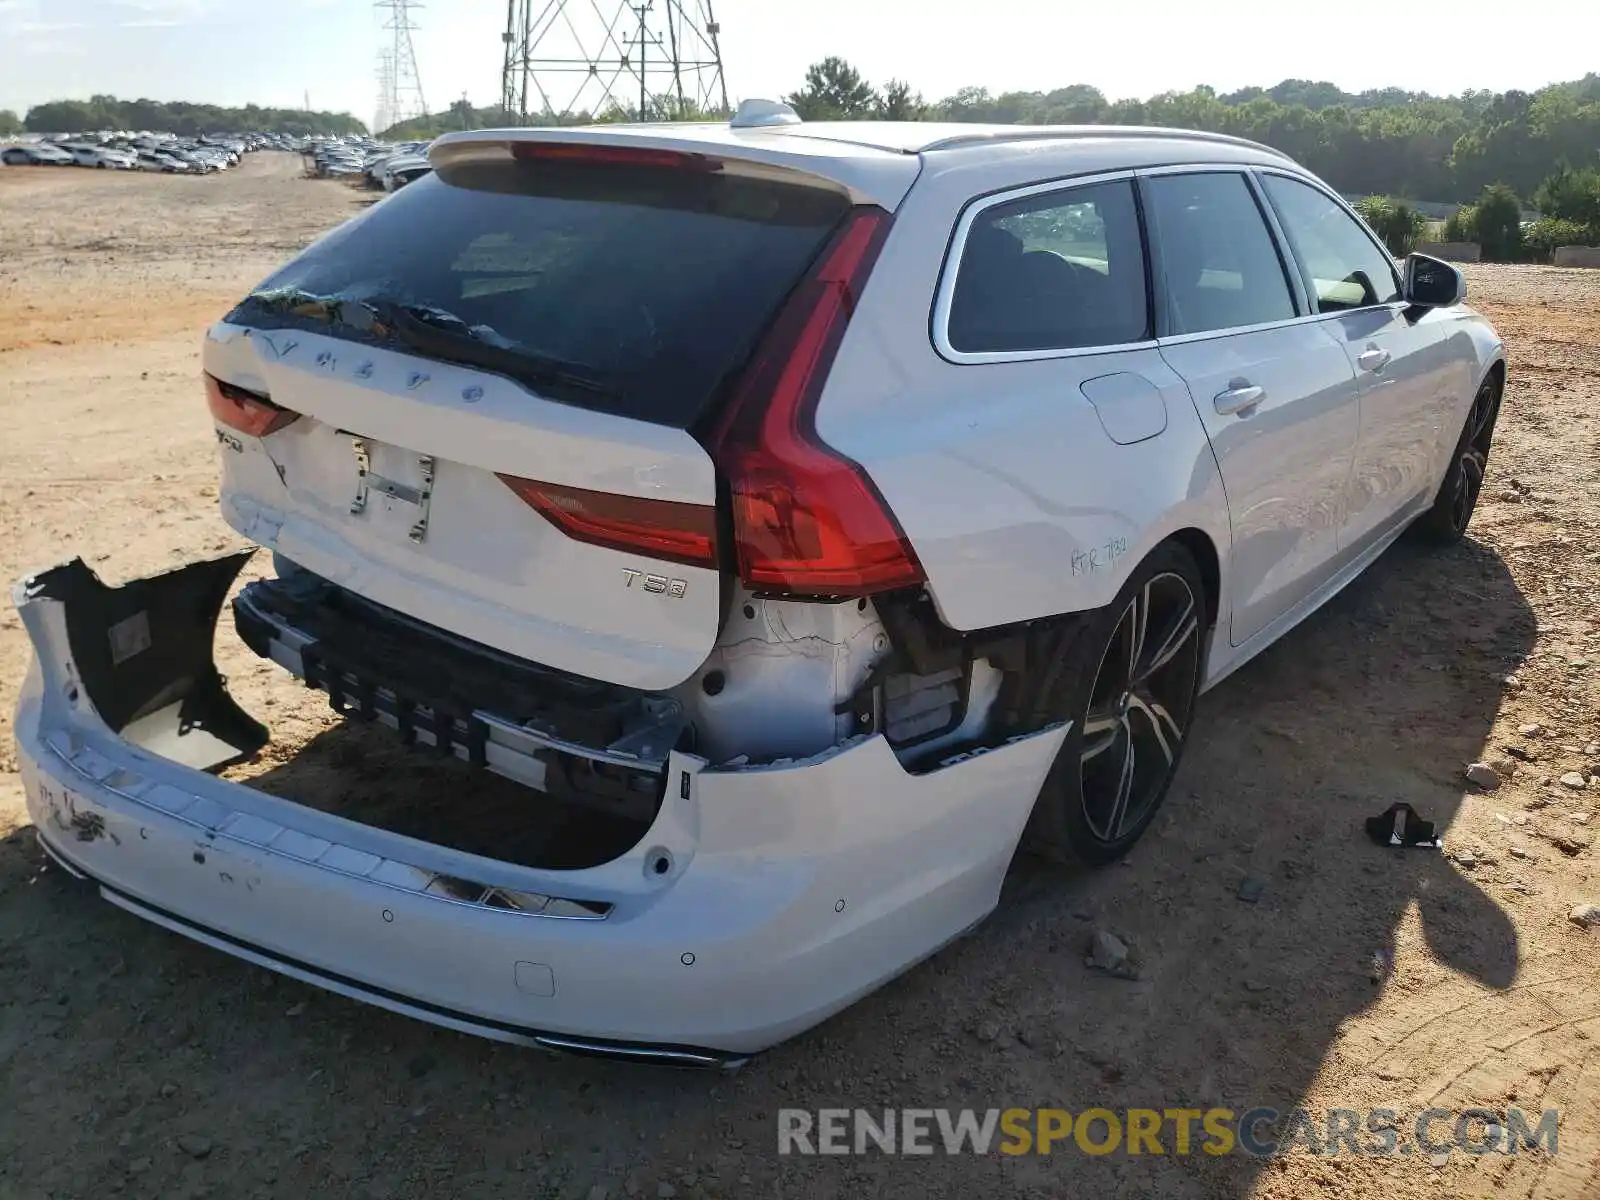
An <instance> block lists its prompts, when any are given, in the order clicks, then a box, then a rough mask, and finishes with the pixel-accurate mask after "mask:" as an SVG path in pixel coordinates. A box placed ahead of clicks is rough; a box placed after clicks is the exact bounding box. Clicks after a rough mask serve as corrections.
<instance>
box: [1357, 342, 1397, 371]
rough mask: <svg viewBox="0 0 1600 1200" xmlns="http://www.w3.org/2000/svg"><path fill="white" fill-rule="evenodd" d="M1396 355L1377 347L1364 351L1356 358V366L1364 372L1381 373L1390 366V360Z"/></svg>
mask: <svg viewBox="0 0 1600 1200" xmlns="http://www.w3.org/2000/svg"><path fill="white" fill-rule="evenodd" d="M1393 357H1394V355H1392V354H1390V353H1389V352H1388V351H1387V350H1379V349H1378V348H1377V347H1376V346H1374V347H1372V348H1371V349H1370V350H1363V351H1362V352H1361V353H1360V355H1359V356H1357V358H1356V365H1357V366H1359V367H1360V368H1361V369H1362V370H1363V371H1381V370H1383V369H1384V368H1385V367H1386V366H1388V365H1389V360H1390V359H1391V358H1393Z"/></svg>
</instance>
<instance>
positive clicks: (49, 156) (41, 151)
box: [0, 142, 74, 167]
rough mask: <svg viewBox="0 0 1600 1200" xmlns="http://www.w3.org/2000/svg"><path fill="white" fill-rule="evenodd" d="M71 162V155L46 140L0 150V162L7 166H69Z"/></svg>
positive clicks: (72, 160)
mask: <svg viewBox="0 0 1600 1200" xmlns="http://www.w3.org/2000/svg"><path fill="white" fill-rule="evenodd" d="M73 162H74V159H73V157H72V155H70V154H68V153H67V152H66V151H65V150H62V149H60V148H59V147H56V146H52V145H50V144H49V143H48V142H35V143H33V144H32V145H27V146H8V147H7V148H6V149H5V150H0V163H4V164H5V165H6V166H8V167H70V166H72V165H73Z"/></svg>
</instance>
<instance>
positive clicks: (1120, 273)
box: [947, 179, 1150, 354]
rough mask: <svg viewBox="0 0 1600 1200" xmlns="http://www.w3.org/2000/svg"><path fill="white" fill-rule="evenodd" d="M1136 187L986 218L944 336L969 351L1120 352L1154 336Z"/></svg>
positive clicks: (1095, 191)
mask: <svg viewBox="0 0 1600 1200" xmlns="http://www.w3.org/2000/svg"><path fill="white" fill-rule="evenodd" d="M1147 312H1148V297H1147V292H1146V286H1145V264H1144V248H1143V243H1142V239H1141V238H1140V234H1139V217H1138V210H1137V209H1136V207H1135V205H1134V199H1133V184H1132V182H1131V181H1130V180H1125V179H1122V180H1116V181H1114V182H1111V183H1097V184H1088V185H1085V186H1083V187H1077V188H1069V189H1065V190H1063V191H1058V192H1049V193H1046V194H1044V195H1039V196H1028V197H1026V198H1024V199H1021V200H1013V201H1009V202H1006V203H1002V204H996V205H994V206H993V207H990V208H986V209H984V210H983V211H982V212H980V213H979V214H978V215H977V217H976V219H974V221H973V222H972V226H971V228H970V229H969V230H968V233H967V238H966V242H965V244H964V245H963V247H962V250H961V260H960V263H959V265H958V266H957V269H956V282H955V291H954V294H953V296H952V298H951V303H950V320H949V326H948V330H947V336H948V339H949V342H950V347H951V349H953V350H958V351H961V352H962V353H966V354H975V353H985V352H1004V351H1018V350H1065V349H1076V348H1079V347H1084V346H1115V345H1120V344H1123V343H1126V342H1138V341H1143V340H1144V339H1146V338H1147V337H1149V335H1150V334H1149V318H1148V315H1147Z"/></svg>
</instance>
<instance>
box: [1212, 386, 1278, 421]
mask: <svg viewBox="0 0 1600 1200" xmlns="http://www.w3.org/2000/svg"><path fill="white" fill-rule="evenodd" d="M1266 395H1267V389H1266V388H1263V387H1257V386H1256V385H1255V384H1253V383H1246V382H1245V381H1244V380H1242V379H1236V380H1234V382H1233V384H1232V386H1230V387H1229V388H1228V390H1227V391H1225V392H1218V393H1217V398H1216V400H1215V401H1214V403H1215V404H1216V406H1217V412H1218V413H1220V414H1221V415H1222V416H1225V417H1226V416H1228V415H1229V414H1230V413H1242V412H1244V410H1245V409H1247V408H1254V407H1255V406H1256V405H1258V404H1260V403H1261V401H1262V400H1264V399H1265V398H1266Z"/></svg>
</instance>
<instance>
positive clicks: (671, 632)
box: [206, 146, 850, 689]
mask: <svg viewBox="0 0 1600 1200" xmlns="http://www.w3.org/2000/svg"><path fill="white" fill-rule="evenodd" d="M849 207H850V198H849V196H848V193H847V192H846V191H845V190H844V189H843V188H838V187H832V186H822V185H821V183H820V181H818V180H810V181H803V180H797V179H794V178H792V177H790V178H784V177H783V175H782V173H779V172H773V171H771V170H770V169H767V170H765V171H763V172H761V173H756V174H743V173H739V172H738V171H736V170H724V169H722V168H721V167H720V166H718V167H715V168H713V167H711V166H708V164H707V163H706V162H705V161H703V160H698V159H697V158H696V157H695V156H692V155H680V154H674V153H661V152H657V153H655V154H653V155H652V154H645V155H638V154H632V155H627V156H619V157H617V158H615V159H608V158H606V157H605V156H604V155H595V156H591V155H590V154H589V153H588V152H587V151H584V150H579V151H574V150H573V149H572V148H571V147H570V146H566V147H563V148H562V149H561V151H560V152H559V153H557V154H551V155H549V156H546V155H545V154H544V153H543V151H541V150H539V149H535V150H534V151H532V152H530V153H526V154H522V153H519V154H517V155H516V156H513V155H512V154H510V153H507V152H505V150H504V148H503V147H501V148H496V150H495V152H494V153H491V154H489V156H488V158H487V161H477V160H473V161H467V162H458V163H456V164H455V165H454V166H452V167H451V168H449V169H441V170H440V171H439V172H437V173H435V174H433V175H428V176H425V177H424V178H422V179H420V180H418V181H417V182H415V183H413V184H411V185H410V186H408V187H406V188H405V189H404V190H403V191H401V192H398V193H396V194H395V195H394V196H393V197H392V198H390V199H388V200H386V201H384V203H382V204H380V205H375V206H373V207H372V208H371V209H369V210H368V212H367V213H366V214H365V215H364V216H363V217H361V218H359V219H357V220H356V221H354V222H351V223H349V224H347V225H345V226H343V227H341V228H340V229H338V230H336V231H334V232H333V233H332V234H330V235H328V236H327V237H325V238H324V239H323V240H322V241H320V242H319V243H317V244H315V245H314V246H312V247H311V248H310V249H309V250H308V251H307V252H306V253H305V254H303V255H302V256H301V257H300V258H298V259H296V260H295V261H294V262H292V263H290V264H289V266H287V267H285V268H284V269H283V270H281V271H280V272H278V273H277V274H276V275H274V276H273V277H272V278H271V279H269V280H268V281H267V282H266V284H264V285H263V287H262V288H261V289H258V291H257V293H255V295H254V297H253V298H252V299H251V300H248V301H246V302H245V303H244V304H242V305H240V306H239V308H238V309H236V310H235V311H234V312H233V313H232V314H230V316H229V318H228V319H227V320H226V321H225V322H224V323H223V324H222V325H221V326H219V327H217V328H216V329H215V330H213V334H212V337H211V339H210V340H209V342H208V344H207V348H206V369H207V371H208V372H209V373H210V374H211V375H213V376H215V377H217V379H218V380H220V381H221V383H219V385H218V387H219V389H222V393H223V394H221V398H220V400H218V399H215V398H214V400H213V404H214V407H216V406H218V405H220V408H219V409H218V411H220V412H221V413H222V414H223V415H228V414H230V413H231V411H232V410H231V409H230V408H229V407H228V406H229V405H230V404H232V405H237V406H242V407H244V408H248V407H249V406H250V405H252V404H255V405H259V404H260V402H261V401H262V400H263V399H264V400H265V401H266V402H267V403H268V404H270V405H273V406H279V407H281V408H282V409H284V410H287V411H288V412H289V413H290V414H299V416H298V417H297V418H292V417H291V419H290V420H288V422H287V423H286V424H283V425H281V427H279V428H276V429H273V430H272V431H271V432H266V433H265V434H264V435H263V436H251V435H248V434H245V433H242V432H241V431H240V430H239V429H238V428H237V427H236V425H229V424H228V422H227V421H223V423H222V424H221V425H219V439H220V440H221V444H222V446H223V451H222V453H223V458H224V462H225V464H226V468H225V469H226V475H225V487H224V495H223V507H224V512H225V514H226V515H227V516H228V517H229V519H230V521H231V522H232V523H233V524H234V525H235V527H236V528H239V529H240V530H241V531H242V532H244V533H245V534H246V535H247V536H249V537H251V538H252V539H253V540H256V541H257V542H260V543H262V544H265V545H269V546H273V547H275V548H277V549H279V550H281V551H282V552H283V553H284V554H286V555H287V556H288V557H290V558H291V559H294V560H295V561H297V562H300V563H301V565H303V566H305V567H307V568H309V569H310V570H312V571H315V572H316V573H318V574H321V575H324V576H326V577H328V578H331V579H333V580H334V581H335V582H338V583H341V584H343V585H345V586H347V587H349V588H351V589H352V590H354V591H356V592H358V593H360V594H362V595H365V596H367V597H369V598H371V599H373V600H376V601H378V602H379V603H382V604H387V605H389V606H391V607H394V608H397V609H399V610H401V611H403V612H405V613H408V614H410V615H412V616H415V617H417V618H420V619H421V620H424V621H427V622H429V623H431V624H434V625H438V626H440V627H443V628H445V629H448V630H451V631H453V632H455V633H458V634H461V635H463V636H466V637H469V638H472V639H474V640H476V641H479V642H483V643H486V644H488V645H491V646H494V647H496V648H498V649H501V650H504V651H507V652H509V653H512V654H515V655H517V656H519V657H522V658H525V659H529V660H532V661H535V662H539V663H544V664H548V665H551V666H555V667H558V668H561V669H563V670H567V671H571V672H574V673H577V674H580V675H585V676H589V677H591V678H597V679H605V680H609V681H612V682H616V683H622V684H626V685H629V686H635V687H641V688H650V689H662V688H667V687H671V686H672V685H674V684H676V683H678V682H680V681H682V680H683V679H684V678H686V677H687V676H689V675H690V674H691V673H692V672H693V671H694V670H695V668H696V667H698V666H699V665H700V664H701V663H702V662H703V661H704V660H705V658H706V656H707V655H708V654H709V653H710V651H711V650H712V648H713V646H714V645H715V642H716V638H717V634H718V630H719V627H720V624H721V617H722V595H721V592H722V587H721V577H720V573H719V559H718V553H717V547H716V540H717V520H716V500H717V478H716V471H715V467H714V465H713V463H712V460H711V458H710V456H709V454H708V453H707V452H706V451H705V450H704V449H703V448H702V446H701V444H700V442H699V441H698V440H697V439H696V436H695V433H696V431H698V430H699V429H700V428H701V427H702V426H703V425H704V424H705V423H706V422H707V421H708V420H709V418H710V416H711V414H712V412H713V410H714V408H715V407H716V404H717V401H718V399H719V397H720V396H721V394H722V392H723V389H724V388H725V386H726V384H727V381H728V380H729V379H730V378H731V377H732V376H733V375H734V374H735V373H737V372H738V370H739V369H740V368H741V366H742V365H743V363H744V361H745V359H746V358H747V356H748V355H749V354H750V352H751V350H752V347H753V346H754V344H755V343H756V341H757V339H758V338H759V337H760V335H761V334H762V332H763V330H764V328H765V326H766V324H767V322H768V321H769V319H770V318H771V316H772V314H773V313H774V312H775V310H776V309H777V307H778V306H779V304H780V303H781V302H782V301H783V299H784V298H785V297H786V296H787V294H788V293H789V291H790V290H791V289H792V288H793V287H794V286H795V284H796V282H797V281H798V280H799V279H800V278H801V277H802V275H803V274H804V273H805V271H806V269H807V267H808V266H809V265H810V263H811V262H812V260H813V258H814V257H815V256H816V255H817V253H818V252H819V250H820V248H821V247H822V245H823V244H824V243H825V242H826V241H827V239H828V237H829V236H830V234H831V233H832V231H833V230H834V228H835V227H836V226H837V225H838V224H839V223H840V221H841V220H842V218H843V216H844V214H845V213H846V212H847V211H848V209H849ZM223 385H226V387H225V388H224V386H223ZM252 411H253V410H252Z"/></svg>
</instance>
